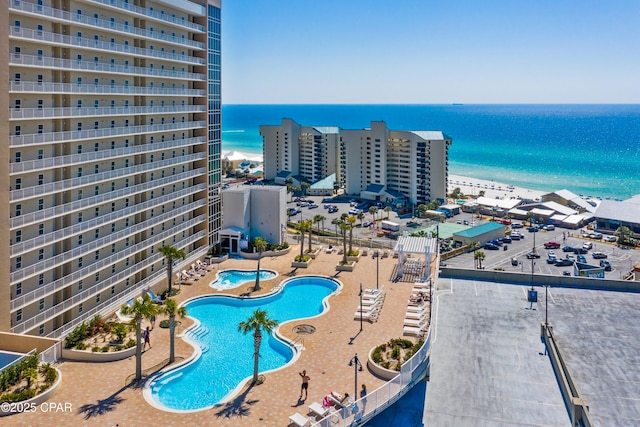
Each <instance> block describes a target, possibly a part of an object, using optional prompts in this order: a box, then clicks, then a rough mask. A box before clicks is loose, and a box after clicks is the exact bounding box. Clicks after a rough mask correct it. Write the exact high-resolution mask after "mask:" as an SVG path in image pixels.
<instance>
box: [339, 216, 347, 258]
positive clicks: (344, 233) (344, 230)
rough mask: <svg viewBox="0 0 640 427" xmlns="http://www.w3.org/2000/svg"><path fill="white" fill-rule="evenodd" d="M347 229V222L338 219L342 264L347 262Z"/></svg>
mask: <svg viewBox="0 0 640 427" xmlns="http://www.w3.org/2000/svg"><path fill="white" fill-rule="evenodd" d="M348 229H349V224H347V223H346V222H345V221H340V232H341V233H342V250H343V253H342V264H346V263H347V230H348Z"/></svg>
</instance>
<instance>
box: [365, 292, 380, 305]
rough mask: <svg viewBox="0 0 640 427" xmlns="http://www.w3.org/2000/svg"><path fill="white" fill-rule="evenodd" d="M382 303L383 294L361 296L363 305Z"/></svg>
mask: <svg viewBox="0 0 640 427" xmlns="http://www.w3.org/2000/svg"><path fill="white" fill-rule="evenodd" d="M382 301H384V294H378V295H375V296H373V295H366V294H365V295H363V296H362V303H363V304H374V303H376V302H382Z"/></svg>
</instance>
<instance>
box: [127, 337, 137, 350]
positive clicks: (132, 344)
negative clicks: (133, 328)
mask: <svg viewBox="0 0 640 427" xmlns="http://www.w3.org/2000/svg"><path fill="white" fill-rule="evenodd" d="M135 345H136V340H134V339H130V340H129V341H127V343H126V344H125V345H124V346H125V347H126V348H131V347H135Z"/></svg>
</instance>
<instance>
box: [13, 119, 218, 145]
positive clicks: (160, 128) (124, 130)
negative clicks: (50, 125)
mask: <svg viewBox="0 0 640 427" xmlns="http://www.w3.org/2000/svg"><path fill="white" fill-rule="evenodd" d="M205 126H206V123H205V122H204V121H197V122H184V123H183V122H180V123H165V124H160V125H141V126H125V127H119V128H102V129H91V130H78V131H63V132H49V133H31V134H27V135H11V136H10V137H9V147H10V148H18V147H24V146H36V145H50V144H64V143H67V142H72V141H74V142H78V141H81V140H92V139H99V138H112V137H115V136H135V135H139V134H141V133H146V134H149V133H155V132H171V131H177V130H188V129H201V128H204V127H205Z"/></svg>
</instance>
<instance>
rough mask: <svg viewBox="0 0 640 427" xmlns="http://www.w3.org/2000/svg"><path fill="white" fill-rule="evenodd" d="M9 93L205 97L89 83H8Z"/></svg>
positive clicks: (164, 89) (181, 91)
mask: <svg viewBox="0 0 640 427" xmlns="http://www.w3.org/2000/svg"><path fill="white" fill-rule="evenodd" d="M9 92H10V93H42V94H45V93H46V94H53V93H65V94H82V95H146V96H189V97H191V96H192V97H202V96H205V95H206V92H205V91H204V90H200V89H182V88H178V87H148V86H115V85H114V86H110V85H95V84H90V83H85V84H80V85H79V84H77V83H51V82H42V83H40V82H27V81H18V82H16V81H11V82H9Z"/></svg>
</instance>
